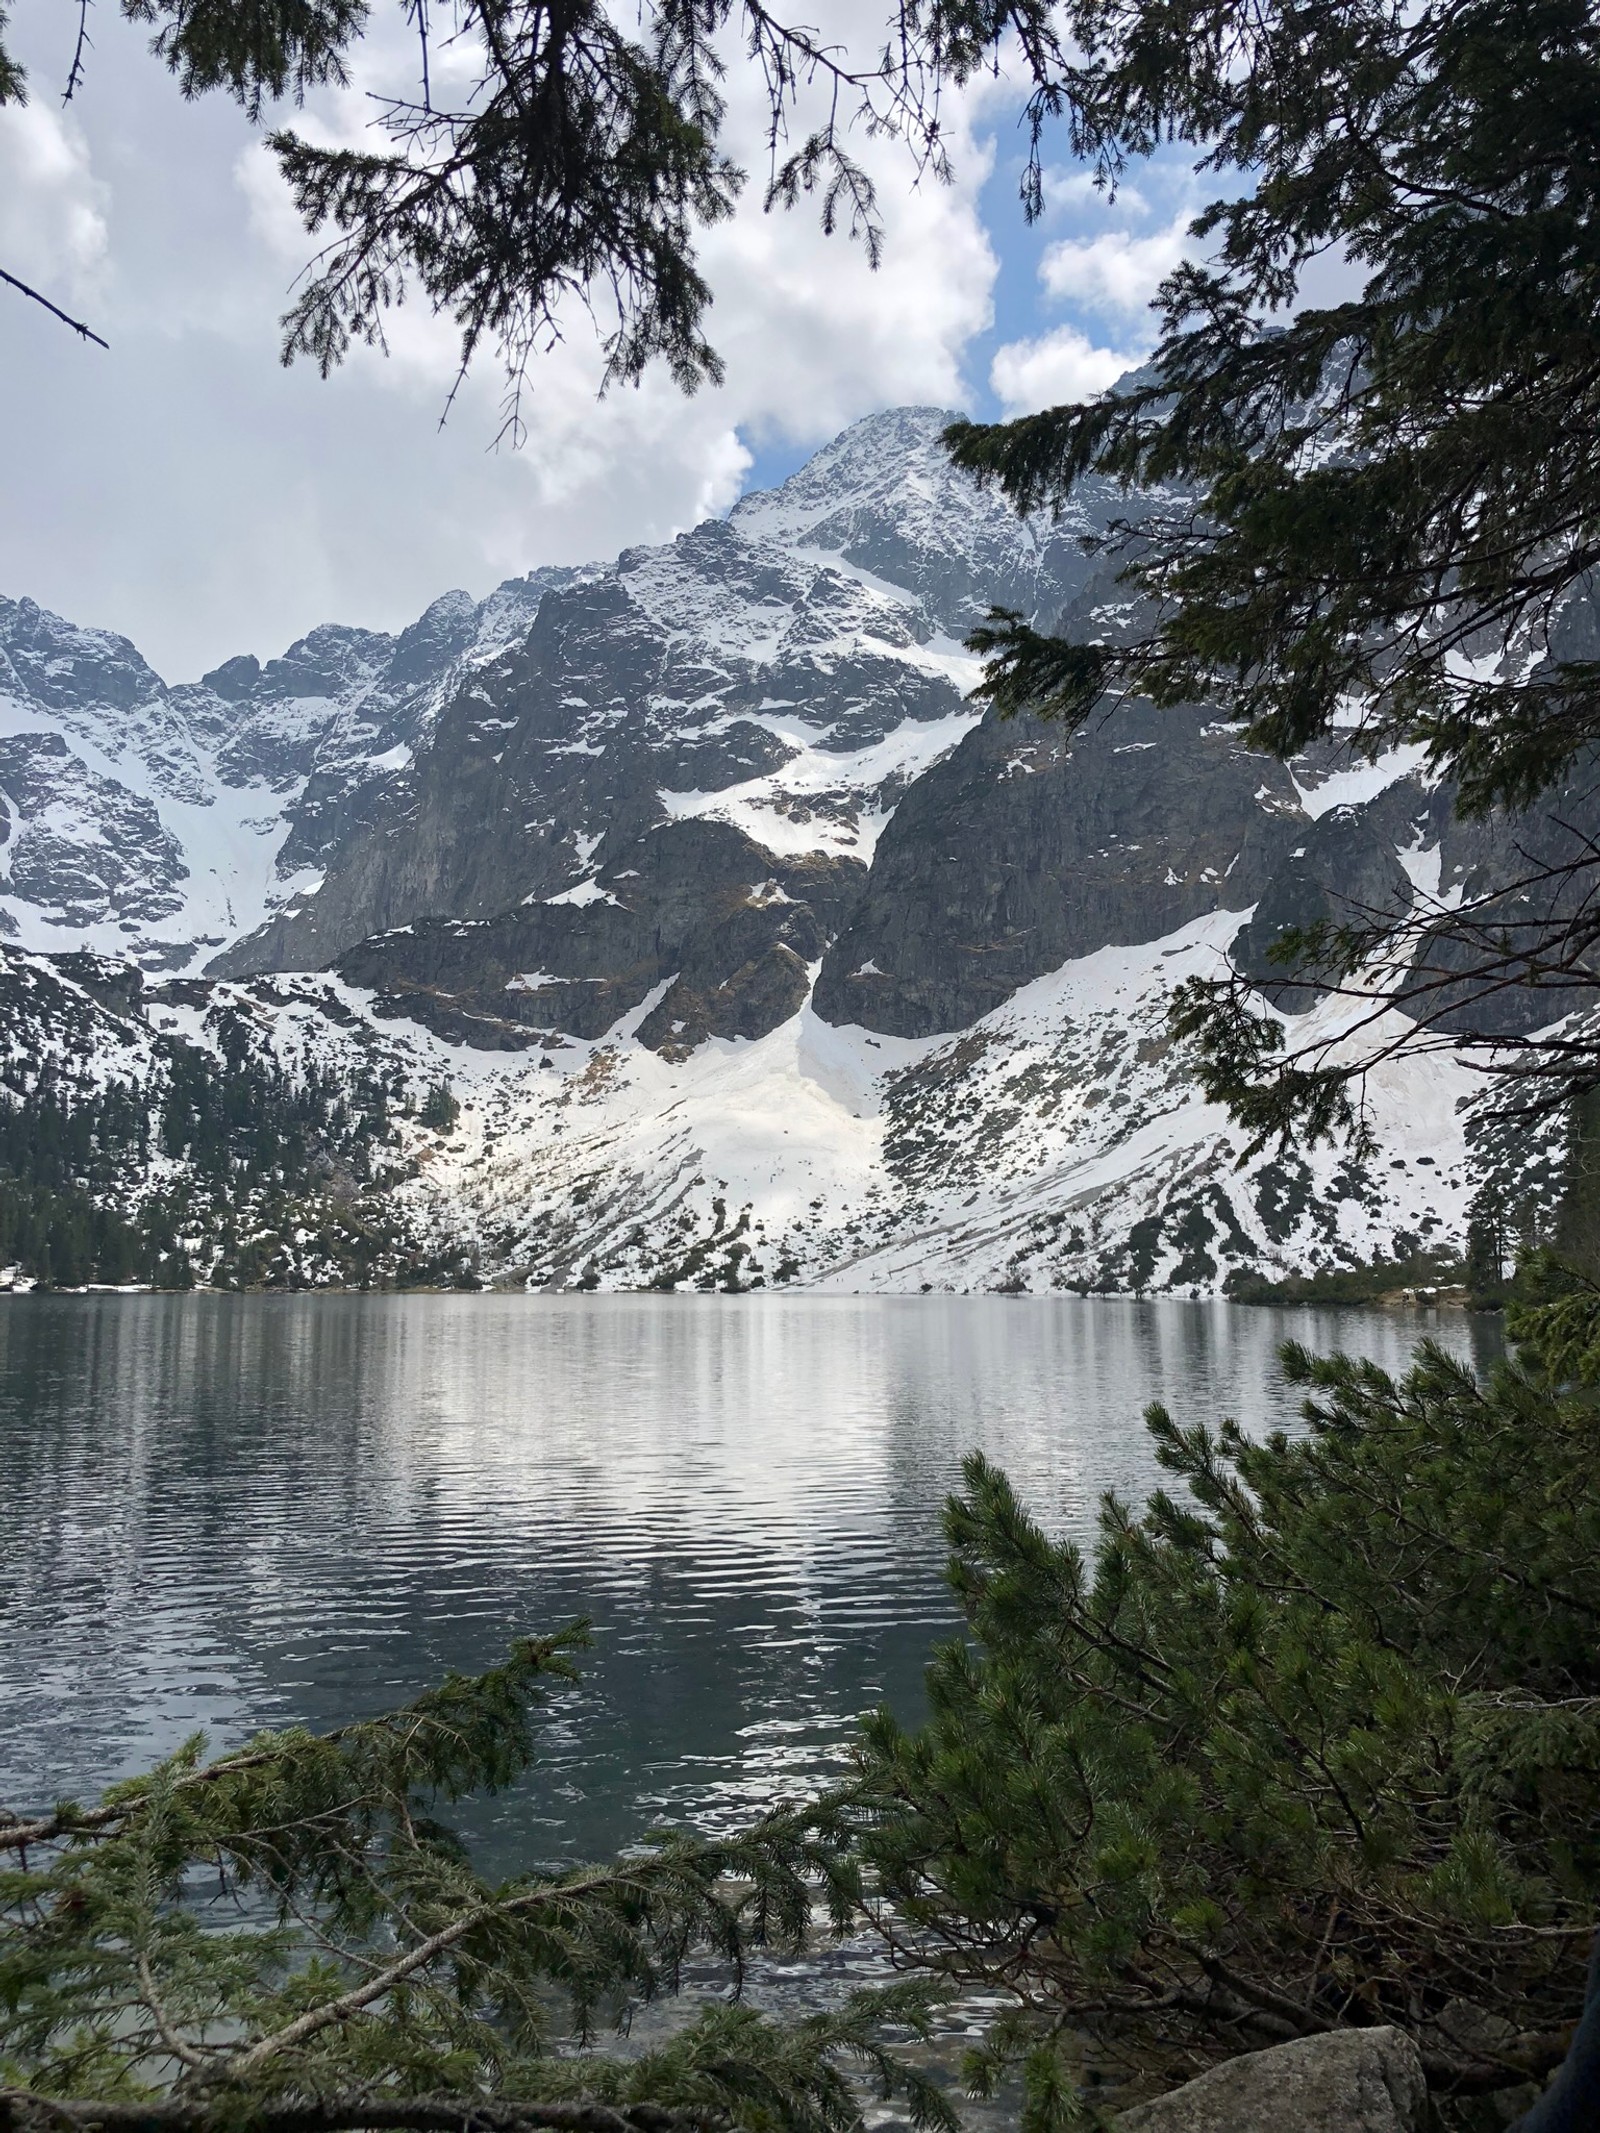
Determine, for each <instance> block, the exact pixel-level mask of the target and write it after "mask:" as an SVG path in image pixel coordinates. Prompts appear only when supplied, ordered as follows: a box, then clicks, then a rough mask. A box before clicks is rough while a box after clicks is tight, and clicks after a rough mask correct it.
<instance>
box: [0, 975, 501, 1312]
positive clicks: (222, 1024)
mask: <svg viewBox="0 0 1600 2133" xmlns="http://www.w3.org/2000/svg"><path fill="white" fill-rule="evenodd" d="M209 1034H210V1035H211V1037H212V1038H213V1039H214V1043H215V1049H214V1050H213V1049H212V1048H210V1046H208V1045H203V1044H187V1043H181V1042H179V1041H178V1040H176V1039H173V1038H166V1037H162V1038H158V1039H157V1040H156V1042H155V1052H156V1070H155V1073H154V1076H153V1077H152V1078H151V1080H150V1081H149V1082H148V1083H147V1084H146V1083H140V1084H137V1085H136V1084H135V1083H133V1082H112V1083H110V1084H108V1085H106V1086H104V1087H100V1086H97V1085H96V1084H95V1083H93V1082H92V1081H89V1080H86V1079H80V1078H75V1077H74V1076H72V1075H71V1074H69V1073H68V1072H66V1071H65V1070H63V1069H62V1068H60V1067H59V1066H56V1065H52V1064H49V1063H46V1064H45V1065H43V1066H42V1067H40V1068H39V1069H37V1070H31V1069H30V1070H27V1071H23V1070H21V1069H12V1070H10V1073H9V1078H8V1079H7V1080H5V1081H3V1082H0V1267H3V1266H15V1267H17V1268H18V1269H19V1270H20V1271H21V1273H23V1274H24V1275H27V1276H29V1277H31V1278H32V1279H34V1280H36V1281H39V1282H42V1283H45V1284H47V1285H51V1286H55V1287H75V1286H78V1285H80V1284H83V1283H86V1282H113V1283H128V1282H138V1283H144V1284H147V1285H149V1286H150V1287H153V1288H158V1289H189V1288H192V1287H193V1286H194V1285H195V1280H196V1277H197V1275H198V1276H199V1277H200V1278H203V1279H205V1280H207V1281H209V1283H210V1284H211V1285H212V1286H214V1287H217V1288H225V1289H249V1288H304V1287H309V1286H313V1285H320V1284H325V1283H328V1282H339V1283H344V1284H347V1285H350V1286H354V1287H363V1288H364V1287H373V1286H379V1285H384V1286H386V1285H389V1284H395V1285H399V1286H411V1287H418V1286H428V1287H458V1286H471V1287H475V1286H476V1285H477V1284H476V1279H475V1273H474V1268H473V1265H472V1262H471V1260H470V1258H469V1256H468V1254H467V1253H466V1252H465V1251H464V1250H463V1249H462V1248H459V1247H441V1248H437V1249H433V1250H421V1249H419V1248H418V1246H417V1245H416V1243H415V1242H414V1240H413V1239H412V1238H411V1237H410V1236H409V1235H408V1234H407V1232H406V1231H405V1229H404V1226H403V1225H402V1224H401V1223H400V1222H399V1221H398V1220H397V1218H396V1216H395V1214H394V1213H393V1211H392V1209H390V1208H389V1207H388V1206H387V1205H386V1201H385V1193H386V1188H387V1187H388V1186H389V1185H391V1184H392V1183H393V1182H394V1180H395V1179H396V1178H397V1177H399V1176H401V1175H403V1174H404V1165H403V1162H402V1160H401V1158H400V1156H399V1153H398V1150H397V1147H396V1141H397V1137H398V1136H397V1131H396V1127H395V1122H394V1117H393V1114H392V1111H391V1100H392V1097H393V1094H394V1092H393V1091H392V1090H391V1089H390V1087H389V1085H388V1083H387V1082H386V1081H385V1079H384V1076H383V1073H382V1072H381V1071H380V1070H379V1069H378V1067H377V1066H375V1065H370V1066H369V1065H363V1066H361V1067H359V1068H358V1069H357V1070H356V1071H355V1072H354V1073H351V1074H349V1075H347V1076H341V1075H339V1074H337V1073H334V1072H330V1071H326V1070H321V1069H318V1068H317V1067H315V1066H307V1067H305V1068H303V1069H300V1070H297V1071H293V1072H291V1071H290V1070H288V1069H287V1068H285V1067H284V1066H282V1065H281V1064H279V1063H278V1062H277V1061H276V1060H275V1059H273V1057H272V1056H271V1055H270V1053H267V1052H265V1051H264V1050H263V1048H262V1047H261V1046H260V1045H259V1044H258V1043H256V1042H254V1041H253V1040H252V1035H251V1031H250V1029H249V1026H248V1025H247V1024H246V1022H245V1021H244V1020H243V1018H242V1017H241V1015H240V1014H239V1013H238V1012H237V1011H234V1010H231V1009H230V1010H226V1011H224V1012H222V1013H221V1014H219V1015H218V1016H217V1017H216V1018H215V1020H214V1023H213V1026H212V1029H211V1031H210V1032H209ZM428 1102H429V1104H430V1105H431V1106H432V1107H433V1113H434V1115H435V1116H438V1115H441V1114H442V1111H443V1109H444V1108H445V1107H446V1106H450V1107H453V1106H454V1103H455V1099H454V1098H453V1096H451V1094H450V1091H449V1088H448V1085H446V1084H443V1083H441V1084H440V1085H439V1087H438V1088H436V1089H435V1090H434V1091H433V1092H432V1093H431V1095H430V1097H429V1099H428ZM451 1116H452V1118H453V1116H454V1109H453V1108H452V1109H451ZM158 1157H159V1158H165V1159H166V1161H167V1164H168V1166H169V1167H170V1169H171V1170H172V1171H173V1172H174V1173H175V1174H174V1176H173V1178H172V1182H171V1183H169V1184H167V1185H165V1186H163V1187H162V1188H161V1189H160V1190H157V1191H154V1192H152V1191H151V1189H150V1186H149V1182H148V1181H149V1175H150V1171H151V1168H152V1163H153V1161H154V1159H156V1158H158Z"/></svg>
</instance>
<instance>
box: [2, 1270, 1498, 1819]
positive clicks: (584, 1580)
mask: <svg viewBox="0 0 1600 2133" xmlns="http://www.w3.org/2000/svg"><path fill="white" fill-rule="evenodd" d="M1422 1330H1426V1331H1428V1332H1431V1333H1433V1334H1434V1335H1435V1336H1436V1337H1439V1338H1441V1339H1443V1340H1444V1342H1445V1343H1446V1345H1448V1346H1450V1347H1451V1348H1453V1349H1456V1350H1458V1351H1460V1352H1463V1353H1470V1352H1472V1351H1473V1349H1474V1348H1475V1347H1477V1348H1479V1349H1481V1350H1482V1351H1483V1352H1485V1353H1487V1352H1488V1351H1489V1350H1490V1349H1492V1347H1493V1346H1494V1345H1495V1344H1496V1342H1497V1339H1498V1334H1497V1329H1496V1328H1495V1326H1494V1324H1493V1323H1492V1322H1486V1321H1474V1320H1470V1319H1467V1318H1465V1317H1463V1316H1460V1315H1450V1314H1441V1315H1439V1316H1437V1317H1432V1318H1429V1319H1427V1320H1425V1321H1424V1320H1422V1319H1419V1318H1415V1317H1400V1316H1395V1317H1385V1316H1383V1315H1380V1314H1376V1313H1355V1312H1345V1313H1339V1312H1316V1313H1312V1312H1276V1311H1263V1310H1249V1309H1240V1308H1230V1307H1228V1306H1225V1305H1211V1304H1186V1303H1164V1302H1158V1303H1134V1302H1102V1301H1094V1302H1083V1301H1078V1300H1076V1299H1065V1300H1059V1301H1058V1300H1054V1299H1051V1300H1045V1299H1016V1300H1013V1299H1009V1298H970V1299H966V1298H956V1299H952V1298H926V1299H923V1298H904V1299H900V1298H895V1299H871V1298H828V1299H808V1298H802V1297H770V1298H720V1297H717V1298H711V1297H707V1298H694V1299H690V1298H666V1297H663V1298H645V1297H639V1298H633V1297H625V1298H588V1297H585V1298H581V1299H580V1298H574V1299H570V1300H569V1299H560V1298H557V1299H544V1298H537V1299H536V1298H522V1297H516V1298H510V1297H467V1296H463V1297H414V1298H382V1297H374V1298H360V1297H341V1298H334V1297H312V1298H267V1297H256V1298H222V1297H172V1298H165V1297H150V1298H138V1299H129V1298H123V1297H27V1298H14V1299H7V1300H0V1520H3V1528H0V1531H3V1542H4V1545H3V1548H0V1803H4V1804H6V1805H9V1806H11V1807H13V1808H22V1807H25V1806H30V1805H37V1804H40V1803H42V1802H44V1801H46V1800H48V1799H53V1798H57V1797H60V1796H62V1795H64V1794H70V1795H77V1796H82V1795H85V1794H88V1793H92V1792H93V1791H94V1790H95V1789H96V1788H97V1787H98V1786H99V1785H100V1784H102V1783H105V1782H107V1781H109V1780H110V1779H112V1778H114V1777H117V1776H119V1775H123V1774H125V1773H127V1772H129V1771H131V1770H134V1769H136V1768H138V1767H140V1766H141V1765H143V1764H144V1763H145V1762H146V1761H148V1760H149V1759H150V1758H151V1757H152V1756H153V1755H156V1754H158V1753H161V1752H164V1751H167V1750H170V1749H171V1748H173V1747H174V1746H176V1745H177V1744H178V1742H180V1741H181V1740H182V1739H183V1738H184V1737H185V1736H186V1735H188V1734H189V1733H190V1732H192V1731H194V1730H196V1729H198V1728H203V1729H204V1730H205V1731H206V1733H207V1734H208V1735H209V1737H210V1739H211V1740H212V1742H213V1743H214V1744H216V1745H218V1746H225V1745H227V1744H228V1743H230V1742H232V1741H234V1740H237V1739H239V1738H241V1737H242V1736H244V1735H245V1734H247V1733H249V1732H251V1731H253V1730H254V1729H255V1728H257V1727H259V1726H262V1725H271V1724H280V1723H285V1722H288V1721H304V1722H306V1723H309V1724H312V1725H325V1724H333V1723H336V1722H338V1721H340V1720H343V1719H346V1718H348V1717H350V1716H352V1715H355V1714H358V1713H361V1712H363V1711H370V1710H374V1709H378V1708H381V1707H383V1706H384V1705H386V1704H388V1703H390V1702H392V1701H397V1700H400V1699H402V1698H404V1697H407V1696H409V1695H412V1694H414V1693H416V1692H417V1691H418V1690H419V1689H421V1688H423V1687H425V1686H426V1685H427V1684H428V1683H429V1682H430V1681H431V1680H433V1679H435V1678H436V1677H437V1676H438V1675H439V1674H441V1673H442V1672H443V1671H444V1670H445V1669H446V1668H449V1667H457V1668H462V1669H469V1670H470V1669H476V1668H480V1667H483V1666H486V1665H488V1664H490V1663H492V1661H493V1660H494V1659H495V1657H496V1656H497V1655H498V1654H499V1653H500V1652H501V1651H502V1649H503V1648H504V1646H505V1644H506V1643H507V1641H508V1640H509V1638H511V1637H512V1636H513V1635H515V1634H516V1633H518V1632H519V1631H522V1630H527V1629H542V1628H548V1627H551V1626H553V1625H555V1624H558V1623H561V1622H564V1621H566V1620H568V1619H570V1618H571V1617H573V1616H575V1615H579V1614H587V1615H590V1616H592V1617H593V1620H594V1623H595V1645H594V1650H593V1652H592V1654H591V1655H590V1659H589V1663H588V1669H587V1679H586V1682H585V1686H584V1687H583V1689H582V1690H581V1691H579V1692H577V1693H575V1694H573V1695H571V1696H568V1697H566V1698H564V1699H563V1700H562V1701H561V1702H560V1704H559V1706H558V1707H557V1708H556V1709H555V1710H554V1711H553V1712H552V1714H551V1716H550V1718H549V1720H548V1722H547V1724H546V1726H545V1729H544V1733H543V1738H542V1755H541V1761H540V1765H539V1768H538V1770H537V1771H536V1772H535V1774H534V1776H533V1778H532V1779H531V1781H530V1782H529V1783H528V1784H526V1785H525V1786H523V1787H521V1788H519V1790H518V1792H517V1793H516V1794H515V1795H514V1796H508V1797H507V1798H506V1799H504V1800H502V1801H500V1802H497V1803H495V1804H494V1806H493V1808H492V1810H490V1812H489V1815H488V1818H487V1821H486V1823H485V1825H484V1826H483V1829H482V1832H481V1833H482V1834H483V1835H484V1836H486V1837H489V1838H490V1839H491V1841H492V1843H493V1848H494V1850H495V1851H497V1852H498V1851H500V1850H501V1849H502V1847H506V1848H511V1849H514V1850H515V1852H516V1853H517V1854H519V1855H521V1856H522V1857H524V1858H527V1857H530V1856H531V1857H536V1858H554V1857H558V1856H562V1855H572V1854H593V1853H599V1852H602V1851H608V1850H610V1849H612V1848H614V1847H615V1845H616V1844H617V1843H619V1842H622V1841H626V1840H627V1839H628V1838H629V1837H631V1836H633V1835H634V1834H636V1833H637V1832H638V1831H639V1830H640V1829H641V1828H643V1827H646V1826H648V1825H649V1824H650V1823H652V1822H656V1821H660V1820H665V1819H687V1820H690V1821H694V1822H696V1823H699V1824H702V1825H712V1824H715V1823H717V1822H718V1821H720V1820H724V1819H726V1818H730V1817H731V1818H737V1817H739V1816H742V1815H743V1814H745V1813H746V1812H747V1811H748V1810H749V1809H750V1808H751V1807H753V1806H755V1805H757V1804H758V1803H760V1802H761V1801H762V1800H764V1799H768V1798H771V1797H772V1796H773V1795H774V1794H776V1793H779V1792H782V1791H784V1790H786V1789H792V1788H795V1787H798V1786H802V1785H805V1784H807V1783H812V1782H815V1781H816V1780H817V1778H819V1777H820V1776H822V1775H824V1774H825V1773H826V1772H827V1771H828V1770H829V1769H830V1768H831V1767H836V1765H837V1762H838V1760H839V1758H840V1756H841V1754H842V1752H843V1749H844V1746H845V1744H846V1742H847V1741H848V1739H849V1737H850V1732H851V1727H852V1724H853V1721H854V1717H855V1714H857V1713H858V1712H859V1711H861V1710H862V1709H864V1708H866V1707H867V1706H869V1705H871V1704H873V1703H876V1702H877V1701H879V1700H880V1699H884V1698H887V1699H888V1700H889V1701H890V1702H891V1703H892V1704H894V1705H895V1706H896V1707H897V1708H899V1709H901V1710H902V1711H904V1712H907V1713H914V1712H915V1711H916V1709H917V1707H918V1704H919V1701H920V1675H921V1669H922V1666H923V1663H924V1661H925V1658H926V1655H927V1652H928V1649H929V1646H930V1645H931V1643H932V1642H933V1641H934V1640H935V1639H936V1638H938V1637H939V1636H940V1635H941V1634H945V1633H947V1632H948V1631H949V1630H950V1629H951V1628H952V1627H953V1620H952V1614H951V1609H950V1606H949V1602H948V1599H947V1596H946V1594H945V1592H944V1589H943V1586H942V1583H941V1578H940V1571H941V1548H940V1542H939V1538H938V1515H939V1508H940V1505H941V1503H942V1500H943V1498H944V1496H945V1493H946V1492H947V1490H948V1489H949V1488H950V1487H951V1486H952V1484H953V1482H954V1481H955V1480H956V1478H957V1473H958V1467H959V1462H960V1458H961V1455H962V1453H963V1452H964V1451H965V1450H966V1449H967V1448H968V1447H970V1446H974V1445H978V1446H982V1447H983V1448H984V1449H985V1450H987V1451H988V1452H990V1453H991V1454H992V1455H993V1456H994V1457H996V1458H998V1459H999V1460H1001V1461H1002V1462H1003V1463H1004V1464H1005V1465H1006V1466H1007V1467H1008V1469H1009V1470H1010V1471H1011V1473H1012V1475H1013V1477H1014V1478H1015V1479H1016V1480H1017V1482H1018V1483H1019V1485H1020V1486H1021V1488H1022V1490H1023V1492H1024V1494H1025V1496H1026V1498H1027V1500H1028V1501H1029V1503H1030V1504H1031V1506H1032V1507H1033V1508H1034V1510H1035V1511H1036V1513H1037V1514H1038V1515H1039V1516H1040V1517H1041V1518H1042V1519H1043V1520H1044V1522H1045V1523H1046V1524H1047V1525H1048V1526H1049V1527H1051V1528H1052V1529H1053V1530H1055V1531H1058V1532H1067V1533H1071V1534H1074V1535H1078V1536H1086V1535H1087V1534H1088V1533H1089V1532H1090V1531H1091V1530H1092V1524H1093V1515H1094V1508H1095V1504H1096V1501H1097V1499H1098V1496H1099V1493H1100V1491H1101V1490H1103V1489H1105V1488H1116V1489H1119V1490H1121V1491H1123V1492H1124V1493H1127V1494H1130V1495H1133V1496H1135V1497H1137V1496H1140V1495H1142V1494H1143V1493H1144V1492H1145V1491H1146V1489H1147V1488H1148V1487H1149V1485H1150V1483H1151V1480H1152V1478H1153V1472H1154V1469H1153V1465H1152V1462H1151V1460H1150V1457H1149V1453H1148V1448H1147V1443H1146V1440H1145V1437H1144V1434H1143V1431H1142V1428H1141V1424H1140V1415H1141V1411H1142V1409H1143V1407H1144V1406H1145V1404H1146V1403H1147V1402H1148V1401H1150V1400H1153V1399H1161V1400H1164V1401H1166V1402H1167V1404H1168V1405H1170V1406H1171V1407H1172V1408H1173V1409H1174V1411H1175V1412H1177V1413H1178V1414H1179V1415H1180V1416H1182V1417H1184V1418H1186V1419H1190V1420H1194V1419H1200V1418H1206V1419H1210V1420H1216V1419H1218V1418H1220V1416H1221V1415H1223V1414H1225V1413H1231V1414H1234V1415H1236V1416H1237V1417H1238V1418H1239V1419H1240V1420H1241V1421H1242V1422H1244V1423H1245V1424H1246V1425H1247V1426H1249V1427H1251V1428H1255V1429H1260V1428H1264V1427H1267V1426H1270V1425H1272V1424H1274V1423H1276V1422H1280V1421H1284V1420H1288V1419H1291V1418H1292V1415H1293V1402H1292V1400H1291V1398H1290V1396H1289V1394H1288V1393H1287V1391H1286V1390H1285V1388H1284V1387H1283V1386H1282V1384H1281V1382H1280V1380H1279V1378H1278V1375H1277V1371H1276V1367H1275V1362H1274V1355H1275V1350H1276V1347H1277V1344H1278V1342H1280V1341H1281V1340H1282V1339H1284V1338H1285V1337H1287V1336H1289V1335H1291V1334H1292V1335H1294V1336H1295V1337H1297V1338H1300V1339H1305V1340H1308V1341H1310V1342H1312V1343H1313V1344H1316V1345H1321V1346H1333V1345H1338V1344H1343V1345H1345V1346H1349V1347H1354V1348H1356V1349H1358V1350H1360V1351H1361V1352H1363V1353H1366V1354H1369V1355H1372V1356H1374V1357H1375V1358H1376V1359H1377V1360H1379V1361H1382V1362H1385V1363H1390V1364H1398V1363H1401V1362H1403V1360H1404V1358H1405V1356H1406V1354H1407V1353H1408V1352H1409V1348H1410V1346H1411V1344H1412V1342H1413V1341H1414V1340H1415V1339H1416V1338H1417V1336H1418V1333H1419V1331H1422Z"/></svg>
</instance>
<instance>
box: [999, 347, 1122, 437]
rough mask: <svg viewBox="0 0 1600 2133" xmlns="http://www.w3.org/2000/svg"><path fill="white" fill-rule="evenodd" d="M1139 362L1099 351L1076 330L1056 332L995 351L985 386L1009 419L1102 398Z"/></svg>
mask: <svg viewBox="0 0 1600 2133" xmlns="http://www.w3.org/2000/svg"><path fill="white" fill-rule="evenodd" d="M1138 361H1139V354H1138V353H1130V352H1128V351H1126V350H1118V349H1115V348H1097V347H1096V346H1095V344H1094V342H1093V341H1091V340H1090V339H1089V337H1088V335H1087V334H1086V333H1080V332H1079V331H1078V328H1077V327H1076V326H1058V327H1057V328H1056V329H1055V331H1054V332H1053V333H1046V334H1043V335H1041V336H1040V338H1039V339H1038V340H1033V341H1010V342H1008V343H1007V344H1006V346H1005V347H1004V348H1001V349H998V350H997V351H996V353H995V358H994V363H993V365H992V366H991V368H990V372H989V382H990V384H991V385H992V386H993V387H994V391H995V395H996V397H997V398H998V400H999V401H1000V403H1001V406H1002V407H1003V408H1004V410H1005V412H1006V414H1007V415H1031V414H1034V413H1035V412H1037V410H1038V409H1039V408H1041V407H1061V406H1063V405H1064V404H1066V403H1067V402H1069V401H1074V400H1087V399H1088V398H1090V396H1091V395H1092V394H1094V393H1100V392H1104V391H1105V389H1106V387H1107V386H1108V385H1114V384H1115V383H1116V381H1117V379H1118V378H1120V377H1121V376H1122V373H1123V372H1124V371H1125V370H1128V369H1130V368H1131V367H1132V366H1133V365H1134V364H1135V363H1137V362H1138Z"/></svg>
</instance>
